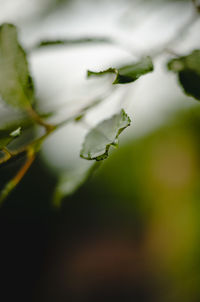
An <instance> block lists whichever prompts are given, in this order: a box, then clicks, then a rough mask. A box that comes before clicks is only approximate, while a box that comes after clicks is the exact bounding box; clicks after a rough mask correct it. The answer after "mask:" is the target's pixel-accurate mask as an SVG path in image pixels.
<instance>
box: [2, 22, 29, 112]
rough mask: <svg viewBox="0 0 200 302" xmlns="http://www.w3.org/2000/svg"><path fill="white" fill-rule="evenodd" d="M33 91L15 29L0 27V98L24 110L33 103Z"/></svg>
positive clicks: (8, 26) (9, 26)
mask: <svg viewBox="0 0 200 302" xmlns="http://www.w3.org/2000/svg"><path fill="white" fill-rule="evenodd" d="M33 90H34V89H33V81H32V78H31V76H30V74H29V70H28V63H27V60H26V54H25V52H24V50H23V49H22V47H21V46H20V45H19V43H18V38H17V30H16V27H15V26H14V25H12V24H7V23H5V24H3V25H1V26H0V96H1V97H2V99H3V100H4V101H5V102H6V103H7V104H9V105H11V106H14V107H18V108H21V109H25V108H29V107H30V105H31V103H32V102H33Z"/></svg>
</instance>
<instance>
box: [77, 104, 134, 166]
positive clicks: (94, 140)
mask: <svg viewBox="0 0 200 302" xmlns="http://www.w3.org/2000/svg"><path fill="white" fill-rule="evenodd" d="M130 123H131V120H130V118H129V117H128V115H127V114H126V113H125V111H124V110H123V109H122V110H121V112H120V113H119V114H116V115H114V116H112V117H111V118H110V119H107V120H105V121H103V122H101V123H100V124H98V125H97V126H96V127H95V128H93V129H92V130H91V131H90V132H89V133H88V134H87V136H86V138H85V141H84V144H83V148H82V150H81V154H80V156H81V157H82V158H85V159H88V160H97V161H99V160H103V159H105V158H107V157H108V151H109V149H110V147H111V146H117V144H118V136H119V135H120V133H121V132H122V131H123V130H124V129H126V128H127V127H128V126H130Z"/></svg>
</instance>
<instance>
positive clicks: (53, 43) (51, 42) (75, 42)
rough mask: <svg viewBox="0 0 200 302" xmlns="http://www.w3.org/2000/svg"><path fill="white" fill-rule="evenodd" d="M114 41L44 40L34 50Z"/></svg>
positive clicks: (106, 39)
mask: <svg viewBox="0 0 200 302" xmlns="http://www.w3.org/2000/svg"><path fill="white" fill-rule="evenodd" d="M111 42H112V41H111V40H110V39H108V38H105V37H98V38H95V37H93V38H90V37H86V38H77V39H59V40H58V39H55V40H50V39H49V40H43V41H40V42H39V43H38V44H36V45H35V46H34V47H33V49H37V48H42V47H48V46H60V45H64V46H66V45H79V44H85V43H87V44H88V43H111Z"/></svg>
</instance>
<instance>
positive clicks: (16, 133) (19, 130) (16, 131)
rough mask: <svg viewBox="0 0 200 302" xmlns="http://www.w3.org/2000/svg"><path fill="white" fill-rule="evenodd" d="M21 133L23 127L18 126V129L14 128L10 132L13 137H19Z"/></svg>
mask: <svg viewBox="0 0 200 302" xmlns="http://www.w3.org/2000/svg"><path fill="white" fill-rule="evenodd" d="M20 134H21V127H19V128H17V129H16V130H14V131H13V132H11V133H10V136H11V137H17V136H19V135H20Z"/></svg>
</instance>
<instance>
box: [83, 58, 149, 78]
mask: <svg viewBox="0 0 200 302" xmlns="http://www.w3.org/2000/svg"><path fill="white" fill-rule="evenodd" d="M152 71H153V63H152V60H151V58H150V57H146V58H144V59H142V60H141V61H139V62H137V63H133V64H128V65H125V66H121V67H119V68H109V69H107V70H104V71H100V72H94V71H90V70H89V71H88V77H90V76H101V75H104V74H107V73H114V74H116V78H115V80H114V82H113V84H127V83H131V82H134V81H136V80H137V79H139V78H140V77H141V76H142V75H145V74H146V73H149V72H152Z"/></svg>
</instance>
